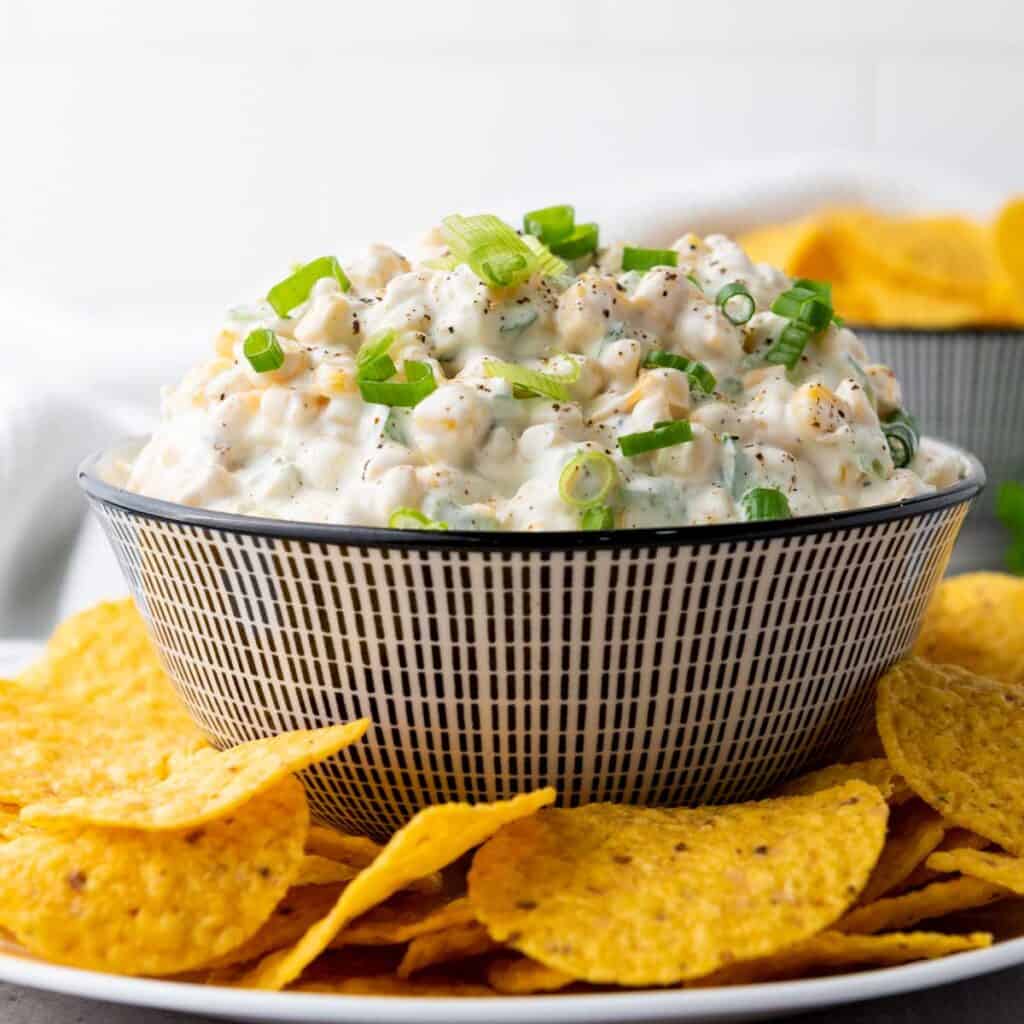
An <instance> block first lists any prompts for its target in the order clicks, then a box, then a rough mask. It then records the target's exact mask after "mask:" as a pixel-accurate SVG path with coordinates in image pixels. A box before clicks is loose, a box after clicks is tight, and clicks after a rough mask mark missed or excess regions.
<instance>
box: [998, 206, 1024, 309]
mask: <svg viewBox="0 0 1024 1024" xmlns="http://www.w3.org/2000/svg"><path fill="white" fill-rule="evenodd" d="M992 238H993V242H994V243H995V251H996V257H997V259H998V260H999V264H1000V268H1001V269H1002V271H1003V273H1004V274H1005V276H1006V278H1007V279H1008V282H1009V284H1010V288H1011V289H1012V290H1013V291H1014V292H1016V293H1017V295H1020V293H1021V292H1024V196H1017V197H1015V198H1014V199H1011V200H1010V201H1009V202H1007V203H1006V204H1005V205H1004V206H1003V208H1002V209H1001V210H1000V211H999V213H998V214H997V215H996V218H995V221H994V222H993V225H992Z"/></svg>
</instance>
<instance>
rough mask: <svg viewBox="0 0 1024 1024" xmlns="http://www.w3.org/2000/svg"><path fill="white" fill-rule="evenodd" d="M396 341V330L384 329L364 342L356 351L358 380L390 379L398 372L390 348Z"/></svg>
mask: <svg viewBox="0 0 1024 1024" xmlns="http://www.w3.org/2000/svg"><path fill="white" fill-rule="evenodd" d="M394 342H395V332H394V331H383V332H382V333H380V334H377V335H375V336H374V337H372V338H370V339H369V340H368V341H366V342H364V343H363V345H362V347H361V348H360V349H359V351H358V352H357V353H356V379H357V380H388V379H390V378H391V377H394V375H395V374H396V373H397V372H398V368H397V367H396V366H395V364H394V361H393V360H392V358H391V356H389V355H388V349H390V348H391V346H392V345H393V344H394Z"/></svg>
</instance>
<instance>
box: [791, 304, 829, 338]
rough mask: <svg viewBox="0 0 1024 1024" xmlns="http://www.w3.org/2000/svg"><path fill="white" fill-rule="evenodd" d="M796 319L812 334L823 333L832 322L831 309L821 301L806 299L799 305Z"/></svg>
mask: <svg viewBox="0 0 1024 1024" xmlns="http://www.w3.org/2000/svg"><path fill="white" fill-rule="evenodd" d="M797 319H798V320H799V321H800V323H802V324H806V325H807V326H808V327H810V329H811V330H812V331H814V332H818V331H823V330H825V328H826V327H828V325H829V324H830V323H831V322H832V307H831V306H830V305H829V304H828V303H827V302H825V301H824V300H823V299H819V298H813V299H807V300H806V301H805V302H804V303H803V305H801V307H800V312H799V314H798V316H797Z"/></svg>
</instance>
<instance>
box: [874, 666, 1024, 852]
mask: <svg viewBox="0 0 1024 1024" xmlns="http://www.w3.org/2000/svg"><path fill="white" fill-rule="evenodd" d="M877 710H878V729H879V732H880V733H881V734H882V742H883V743H884V744H885V749H886V753H887V754H888V755H889V760H890V761H891V762H892V763H893V766H894V767H895V768H896V769H897V770H898V771H899V772H900V774H901V775H903V777H904V778H905V779H906V780H907V782H908V783H909V784H910V786H911V787H912V788H913V790H914V792H916V793H917V794H918V795H919V796H921V797H922V798H923V799H925V800H926V801H927V802H928V803H929V804H931V806H932V807H934V808H935V810H936V811H938V812H939V813H940V814H941V815H943V817H945V818H947V819H948V820H949V821H951V822H953V823H954V824H956V825H959V826H960V827H961V828H967V829H970V830H971V831H973V832H977V833H978V834H979V835H982V836H985V837H986V838H987V839H991V840H992V841H993V842H997V843H999V844H1000V845H1001V846H1004V847H1005V848H1006V849H1008V850H1010V851H1011V852H1013V853H1017V854H1020V853H1024V741H1022V739H1021V737H1024V689H1022V688H1021V687H1015V686H1011V685H1007V684H1005V683H997V682H995V681H994V680H990V679H982V678H981V677H980V676H974V675H972V674H971V673H970V672H968V671H966V670H965V669H962V668H959V667H957V666H955V665H947V666H943V667H941V668H939V667H936V666H933V665H930V664H928V662H926V661H922V660H921V659H920V658H911V659H909V660H908V661H904V662H901V663H900V664H899V665H897V666H895V668H893V669H891V670H890V671H889V672H887V673H886V675H885V676H883V677H882V680H881V682H880V683H879V685H878V709H877Z"/></svg>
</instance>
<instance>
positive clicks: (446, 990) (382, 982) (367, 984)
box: [291, 974, 495, 999]
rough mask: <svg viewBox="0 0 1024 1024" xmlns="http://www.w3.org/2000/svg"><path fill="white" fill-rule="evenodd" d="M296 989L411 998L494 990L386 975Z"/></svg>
mask: <svg viewBox="0 0 1024 1024" xmlns="http://www.w3.org/2000/svg"><path fill="white" fill-rule="evenodd" d="M291 991H293V992H320V993H330V994H332V995H338V996H408V997H412V998H421V999H422V998H427V999H430V998H437V999H448V998H479V997H480V996H493V995H494V994H495V993H494V989H491V988H488V987H487V986H486V985H479V984H476V983H474V982H471V981H461V980H460V979H458V978H398V977H394V976H391V975H386V974H377V975H370V976H368V977H365V978H345V979H343V980H341V981H337V982H330V981H311V982H304V983H302V984H299V985H293V986H292V988H291Z"/></svg>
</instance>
